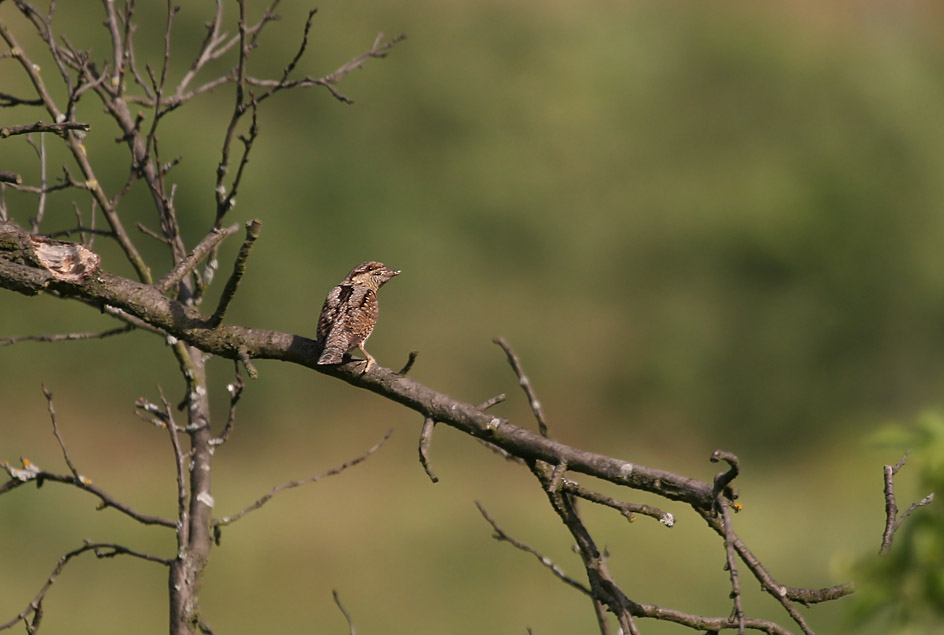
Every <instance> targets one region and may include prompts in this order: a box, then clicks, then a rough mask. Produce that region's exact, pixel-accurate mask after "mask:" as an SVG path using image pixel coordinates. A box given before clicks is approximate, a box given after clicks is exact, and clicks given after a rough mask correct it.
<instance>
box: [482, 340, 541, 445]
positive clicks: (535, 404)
mask: <svg viewBox="0 0 944 635" xmlns="http://www.w3.org/2000/svg"><path fill="white" fill-rule="evenodd" d="M492 341H493V342H495V343H496V344H498V345H499V346H501V348H502V350H503V351H505V355H507V356H508V363H509V364H511V368H512V370H514V371H515V375H517V376H518V383H519V384H521V388H522V390H524V394H525V395H527V396H528V403H529V404H531V412H533V413H534V418H535V419H537V422H538V430H539V431H540V433H541V436H542V437H547V436H548V435H547V423H546V422H545V421H544V410H543V409H542V408H541V402H540V401H538V397H537V395H536V394H535V392H534V389H533V388H532V387H531V381H530V380H529V379H528V376H527V375H525V374H524V369H523V368H522V367H521V362H520V361H519V360H518V356H517V355H516V354H515V351H514V350H512V348H511V346H510V345H509V344H508V342H506V341H505V338H503V337H496V338H495V339H493V340H492Z"/></svg>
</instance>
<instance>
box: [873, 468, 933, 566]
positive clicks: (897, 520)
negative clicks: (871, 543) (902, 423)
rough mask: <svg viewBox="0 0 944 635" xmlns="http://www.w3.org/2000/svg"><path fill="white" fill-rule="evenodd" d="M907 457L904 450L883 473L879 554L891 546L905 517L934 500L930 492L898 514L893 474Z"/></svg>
mask: <svg viewBox="0 0 944 635" xmlns="http://www.w3.org/2000/svg"><path fill="white" fill-rule="evenodd" d="M907 459H908V453H907V452H906V453H905V454H904V455H903V456H902V457H901V460H900V461H898V463H896V464H895V465H886V466H885V469H884V473H885V531H883V532H882V546H881V547H880V548H879V554H881V555H885V554H887V553H888V552H889V551H890V550H891V548H892V541H893V540H894V539H895V532H897V531H898V529H899V528H900V527H901V525H902V523H903V522H905V519H906V518H908V516H910V515H911V514H912V513H913V512H914V511H915V510H916V509H918V508H919V507H924V506H925V505H929V504H931V501H933V500H934V492H931V493H930V494H928V495H927V496H925V497H924V498H922V499H921V500H919V501H917V502H915V503H912V504H911V506H910V507H909V508H908V509H906V510H905V513H904V514H902V515H901V516H899V515H898V502H897V501H896V499H895V475H896V474H898V471H899V470H900V469H901V468H903V467H904V466H905V461H906V460H907Z"/></svg>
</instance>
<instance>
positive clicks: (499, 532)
mask: <svg viewBox="0 0 944 635" xmlns="http://www.w3.org/2000/svg"><path fill="white" fill-rule="evenodd" d="M475 506H476V507H478V509H479V513H480V514H482V518H484V519H485V520H486V521H487V522H488V524H489V525H491V526H492V529H493V530H494V531H495V533H494V535H493V536H492V537H493V538H495V540H498V541H502V542H507V543H509V544H511V545H513V546H514V547H515V548H517V549H520V550H521V551H524V552H526V553H530V554H531V555H532V556H534V557H535V558H537V559H538V562H540V563H541V564H542V565H544V566H545V567H547V568H548V569H550V571H551V573H553V574H554V575H555V576H556V577H557V578H558V579H560V580H562V581H563V582H565V583H566V584H569V585H570V586H572V587H573V588H575V589H577V590H578V591H580V592H581V593H583V594H585V595H590V596H592V595H593V593H592V592H591V591H590V589H589V588H588V587H587V586H586V585H584V584H582V583H581V582H578V581H577V580H575V579H573V578H571V577H570V576H569V575H567V574H566V573H564V570H563V569H561V568H560V567H559V566H557V565H556V564H555V563H554V561H553V560H551V559H550V558H548V557H547V556H544V555H542V554H541V553H540V552H539V551H537V550H536V549H534V548H533V547H531V546H529V545H527V544H525V543H524V542H521V541H520V540H518V539H517V538H514V537H512V536H509V535H508V534H507V533H505V531H504V530H503V529H502V528H501V527H499V526H498V523H497V522H496V521H495V519H493V518H492V517H491V516H490V515H489V514H488V512H487V511H485V507H483V506H482V503H480V502H478V501H475Z"/></svg>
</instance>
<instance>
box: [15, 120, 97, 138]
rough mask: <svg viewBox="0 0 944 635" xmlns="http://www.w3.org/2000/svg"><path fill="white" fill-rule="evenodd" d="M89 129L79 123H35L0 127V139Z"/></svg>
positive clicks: (85, 124)
mask: <svg viewBox="0 0 944 635" xmlns="http://www.w3.org/2000/svg"><path fill="white" fill-rule="evenodd" d="M89 128H91V126H89V124H87V123H79V122H78V121H63V122H62V123H43V122H42V121H37V122H36V123H31V124H25V125H22V126H4V127H0V139H6V138H7V137H12V136H13V135H18V134H29V133H31V132H55V133H57V134H62V133H63V132H65V131H66V130H82V131H88V130H89Z"/></svg>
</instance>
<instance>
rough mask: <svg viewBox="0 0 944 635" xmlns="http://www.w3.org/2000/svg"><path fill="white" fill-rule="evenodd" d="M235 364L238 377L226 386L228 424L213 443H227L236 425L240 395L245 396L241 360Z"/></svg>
mask: <svg viewBox="0 0 944 635" xmlns="http://www.w3.org/2000/svg"><path fill="white" fill-rule="evenodd" d="M233 366H235V367H236V378H235V379H234V380H233V381H232V382H230V383H229V384H227V386H226V390H227V392H229V414H228V415H227V417H226V424H225V425H224V426H223V431H222V432H220V436H218V437H216V438H215V439H213V440H211V441H210V443H211V444H213V445H223V444H224V443H226V440H227V439H228V438H229V435H230V432H232V431H233V426H235V425H236V404H238V403H239V399H240V397H242V396H243V388H245V384H244V383H243V374H242V373H241V372H239V362H234V363H233Z"/></svg>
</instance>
